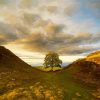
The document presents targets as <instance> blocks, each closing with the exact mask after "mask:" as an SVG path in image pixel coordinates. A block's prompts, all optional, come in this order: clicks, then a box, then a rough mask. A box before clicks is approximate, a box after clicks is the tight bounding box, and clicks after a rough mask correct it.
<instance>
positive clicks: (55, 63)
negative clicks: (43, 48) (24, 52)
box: [44, 52, 62, 70]
mask: <svg viewBox="0 0 100 100" xmlns="http://www.w3.org/2000/svg"><path fill="white" fill-rule="evenodd" d="M61 64H62V60H60V59H59V55H58V54H57V53H55V52H49V53H48V54H46V56H45V59H44V67H45V68H48V67H51V68H52V70H53V67H61Z"/></svg>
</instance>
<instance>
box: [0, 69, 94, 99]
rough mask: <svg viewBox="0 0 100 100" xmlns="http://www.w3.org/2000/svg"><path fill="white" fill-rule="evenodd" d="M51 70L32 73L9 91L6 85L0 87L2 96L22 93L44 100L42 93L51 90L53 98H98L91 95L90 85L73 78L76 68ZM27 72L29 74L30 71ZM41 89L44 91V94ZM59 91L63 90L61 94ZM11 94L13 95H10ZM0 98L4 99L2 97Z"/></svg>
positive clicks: (25, 95)
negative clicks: (6, 89)
mask: <svg viewBox="0 0 100 100" xmlns="http://www.w3.org/2000/svg"><path fill="white" fill-rule="evenodd" d="M39 69H41V68H39ZM49 70H50V69H48V70H47V69H44V68H42V71H44V72H41V71H39V72H40V73H35V74H34V73H33V74H32V73H30V75H31V77H30V76H29V77H28V78H27V80H23V79H20V80H17V81H18V82H19V83H21V84H20V85H19V86H17V87H14V88H12V89H9V91H7V92H6V91H3V89H5V87H0V90H1V92H2V91H3V95H2V94H1V97H4V98H6V97H8V98H11V96H12V97H13V96H15V95H17V96H18V97H19V96H20V95H24V97H26V98H27V100H44V99H43V98H42V96H41V95H45V97H46V92H48V91H50V97H54V98H53V99H51V100H96V99H95V98H94V97H93V96H92V95H91V93H92V91H93V89H92V88H91V87H88V86H86V85H84V84H82V83H81V82H79V81H78V80H76V79H74V78H73V75H72V73H73V72H75V71H76V70H74V69H73V70H72V69H70V70H69V69H68V70H61V69H58V68H54V70H60V71H50V72H49ZM20 74H21V73H20ZM26 74H27V75H28V73H26ZM32 75H33V76H32ZM13 76H14V75H13ZM20 77H21V76H20ZM32 77H33V78H32ZM31 87H32V88H31ZM40 87H42V88H43V90H41V89H40ZM38 90H39V91H38ZM34 91H38V92H39V93H40V94H39V93H34ZM40 91H43V93H44V94H43V93H41V92H40ZM4 92H5V93H4ZM58 92H61V93H60V96H59V93H58ZM25 93H26V94H25ZM37 94H38V96H37ZM9 95H11V96H10V97H9ZM15 97H16V96H15ZM50 97H49V99H45V100H50ZM17 99H18V98H17V97H16V98H15V99H14V100H17ZM22 99H23V98H22ZM0 100H3V99H1V98H0ZM6 100H8V99H6Z"/></svg>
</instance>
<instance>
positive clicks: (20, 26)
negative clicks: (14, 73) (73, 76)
mask: <svg viewBox="0 0 100 100" xmlns="http://www.w3.org/2000/svg"><path fill="white" fill-rule="evenodd" d="M0 45H4V46H5V47H7V48H8V49H10V50H11V51H12V52H14V53H15V54H16V55H17V56H19V57H20V58H21V59H23V60H24V61H26V62H28V63H29V64H31V65H34V66H35V65H41V64H42V63H43V58H44V55H45V54H46V53H47V52H49V51H54V52H57V53H59V54H60V58H61V59H62V60H63V62H64V64H67V63H69V62H72V61H74V60H76V59H78V58H82V57H84V56H86V55H88V54H89V53H91V52H94V51H96V50H100V0H0Z"/></svg>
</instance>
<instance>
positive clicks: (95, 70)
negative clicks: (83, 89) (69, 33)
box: [64, 51, 100, 86]
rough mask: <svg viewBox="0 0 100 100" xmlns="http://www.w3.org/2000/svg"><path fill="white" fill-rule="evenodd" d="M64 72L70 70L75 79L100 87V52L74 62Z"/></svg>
mask: <svg viewBox="0 0 100 100" xmlns="http://www.w3.org/2000/svg"><path fill="white" fill-rule="evenodd" d="M64 70H65V71H68V70H69V72H71V73H72V74H74V77H76V78H77V79H80V80H81V81H83V82H84V83H87V84H89V85H93V86H100V51H97V52H95V53H92V54H90V55H89V56H87V57H86V58H84V59H79V60H77V61H75V62H73V63H72V64H70V65H69V67H68V68H65V69H64Z"/></svg>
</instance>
